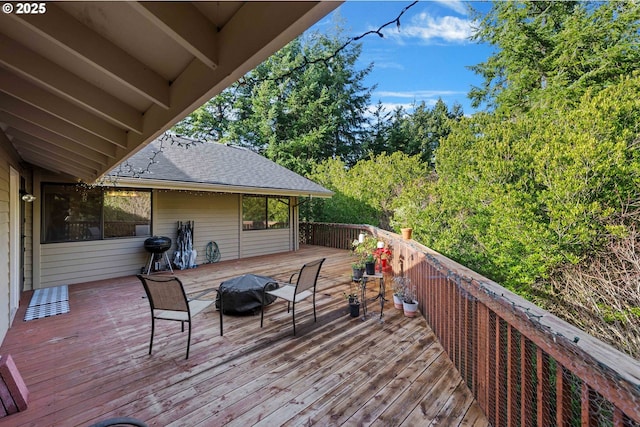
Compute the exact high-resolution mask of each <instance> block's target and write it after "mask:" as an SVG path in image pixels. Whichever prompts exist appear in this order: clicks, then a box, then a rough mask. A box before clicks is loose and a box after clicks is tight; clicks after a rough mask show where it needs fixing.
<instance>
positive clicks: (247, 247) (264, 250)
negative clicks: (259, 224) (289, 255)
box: [241, 229, 292, 258]
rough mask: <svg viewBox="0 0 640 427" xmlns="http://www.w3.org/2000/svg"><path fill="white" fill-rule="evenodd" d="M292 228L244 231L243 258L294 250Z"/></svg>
mask: <svg viewBox="0 0 640 427" xmlns="http://www.w3.org/2000/svg"><path fill="white" fill-rule="evenodd" d="M290 236H291V229H281V230H247V231H243V232H242V252H241V258H246V257H250V256H257V255H266V254H273V253H277V252H287V251H290V250H292V246H291V237H290Z"/></svg>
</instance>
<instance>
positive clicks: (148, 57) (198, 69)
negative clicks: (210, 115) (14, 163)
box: [0, 1, 340, 182]
mask: <svg viewBox="0 0 640 427" xmlns="http://www.w3.org/2000/svg"><path fill="white" fill-rule="evenodd" d="M25 4H26V3H25ZM31 4H33V3H31ZM42 4H43V5H44V6H45V7H46V11H39V12H43V13H38V14H19V13H17V12H18V10H17V7H18V4H17V3H13V7H14V10H13V12H12V13H2V14H0V143H2V144H3V145H9V146H10V147H13V149H14V150H15V153H14V154H17V156H18V157H19V158H20V159H22V160H23V161H24V162H26V163H30V164H32V165H35V166H38V167H42V168H44V169H47V170H50V171H53V172H56V173H60V174H67V175H70V176H72V177H74V178H78V179H82V180H84V181H88V182H90V181H93V180H95V179H96V178H98V177H100V176H101V175H102V174H104V173H105V172H107V171H108V170H110V169H111V168H112V167H113V166H115V165H117V164H118V163H120V162H122V161H123V160H124V159H126V158H128V157H129V156H131V155H132V154H134V153H135V152H136V151H138V150H139V149H141V148H142V147H143V146H144V145H146V144H147V143H149V142H150V141H152V140H153V139H154V138H156V137H157V136H158V135H160V134H161V133H162V132H164V131H165V130H167V129H169V128H170V127H171V126H172V125H173V124H175V123H176V122H177V121H179V120H180V119H182V118H183V117H184V116H186V115H187V114H189V113H190V112H192V111H193V110H194V109H196V108H197V107H199V106H200V105H202V104H203V103H204V102H206V101H207V100H208V99H210V98H212V97H213V96H215V95H216V94H218V93H220V92H221V91H222V90H223V89H224V88H226V87H228V86H229V85H230V84H232V83H233V82H234V81H236V80H237V79H238V78H240V77H241V76H242V75H244V74H245V73H246V72H248V71H250V70H251V69H253V68H254V67H255V66H257V65H258V64H259V63H260V62H262V61H263V60H265V59H266V58H267V57H268V56H269V55H271V54H272V53H273V52H275V51H276V50H278V49H279V48H281V47H282V46H284V45H285V44H286V43H288V42H289V41H290V40H292V39H293V38H295V37H296V36H297V35H299V34H300V33H302V32H303V31H304V30H306V29H307V28H308V27H309V26H311V25H312V24H313V23H315V22H316V21H317V20H319V19H320V18H322V17H323V16H325V15H326V14H327V13H329V12H330V11H331V10H333V9H334V8H336V7H337V6H338V5H339V4H340V2H333V1H331V2H326V1H325V2H308V1H301V2H262V1H260V2H230V1H222V2H220V1H216V2H213V1H212V2H199V1H197V2H119V1H117V2H75V1H74V2H56V3H54V2H47V3H42ZM23 12H24V11H23Z"/></svg>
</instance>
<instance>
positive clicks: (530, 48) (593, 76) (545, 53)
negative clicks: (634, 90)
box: [469, 0, 640, 114]
mask: <svg viewBox="0 0 640 427" xmlns="http://www.w3.org/2000/svg"><path fill="white" fill-rule="evenodd" d="M476 18H477V19H478V21H479V23H480V24H479V28H478V31H477V33H476V35H475V39H476V40H478V41H481V42H486V43H489V44H491V45H493V46H495V47H496V48H497V50H496V52H495V53H494V54H493V55H491V56H490V57H489V59H488V60H487V61H485V62H483V63H480V64H478V65H475V66H473V67H470V68H471V69H472V70H473V71H475V72H476V73H477V74H479V75H481V76H482V77H483V78H484V82H483V83H482V85H481V86H480V87H473V88H472V89H471V91H470V93H469V97H470V98H471V100H472V105H473V106H474V107H479V106H480V105H482V104H486V105H487V106H488V107H489V109H496V108H498V109H500V110H502V111H504V112H506V113H508V114H515V113H517V112H521V111H528V110H529V109H530V108H532V107H533V106H534V105H540V104H544V103H545V102H547V101H548V100H549V99H550V98H551V97H564V98H569V99H571V100H573V101H577V100H578V99H579V98H580V97H581V96H582V95H583V94H584V93H585V91H586V90H587V89H588V88H594V87H600V88H603V87H606V86H608V85H611V84H615V83H616V82H617V81H618V78H619V77H620V76H625V75H629V74H630V73H631V72H632V71H633V70H637V69H638V68H639V67H640V49H639V48H638V46H639V42H640V31H639V30H640V4H638V2H635V1H630V0H629V1H615V2H578V1H520V0H518V1H508V2H494V3H492V8H491V10H490V11H489V12H488V13H487V14H486V15H485V16H482V15H480V14H477V15H476Z"/></svg>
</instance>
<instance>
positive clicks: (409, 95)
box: [373, 90, 465, 100]
mask: <svg viewBox="0 0 640 427" xmlns="http://www.w3.org/2000/svg"><path fill="white" fill-rule="evenodd" d="M461 94H462V95H464V94H465V92H457V91H453V90H412V91H389V90H381V91H376V92H375V93H374V94H373V96H374V97H375V96H379V97H387V98H406V99H416V100H417V99H424V98H436V99H437V98H439V97H446V96H451V95H461Z"/></svg>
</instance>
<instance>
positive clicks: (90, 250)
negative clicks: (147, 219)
mask: <svg viewBox="0 0 640 427" xmlns="http://www.w3.org/2000/svg"><path fill="white" fill-rule="evenodd" d="M40 248H41V249H40V259H41V262H40V271H41V277H40V287H42V288H46V287H50V286H58V285H70V284H73V283H82V282H89V281H92V280H100V279H109V278H113V277H121V276H128V275H131V274H136V273H140V270H141V268H142V266H143V265H144V264H145V262H146V260H147V253H146V251H145V250H144V237H136V238H127V239H112V240H97V241H96V240H94V241H88V242H70V243H50V244H46V245H40Z"/></svg>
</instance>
